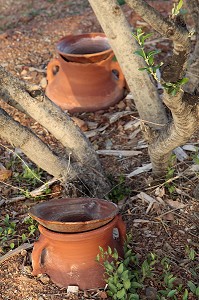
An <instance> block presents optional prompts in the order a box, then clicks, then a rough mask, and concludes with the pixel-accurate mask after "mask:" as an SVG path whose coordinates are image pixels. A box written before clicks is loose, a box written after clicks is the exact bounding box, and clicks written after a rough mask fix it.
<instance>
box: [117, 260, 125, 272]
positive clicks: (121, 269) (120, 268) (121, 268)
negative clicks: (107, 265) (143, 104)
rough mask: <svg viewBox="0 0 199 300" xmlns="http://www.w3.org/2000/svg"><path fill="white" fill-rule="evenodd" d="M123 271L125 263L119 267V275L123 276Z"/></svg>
mask: <svg viewBox="0 0 199 300" xmlns="http://www.w3.org/2000/svg"><path fill="white" fill-rule="evenodd" d="M123 271H124V265H123V263H121V264H120V265H119V267H118V269H117V273H118V274H122V273H123Z"/></svg>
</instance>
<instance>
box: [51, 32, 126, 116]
mask: <svg viewBox="0 0 199 300" xmlns="http://www.w3.org/2000/svg"><path fill="white" fill-rule="evenodd" d="M97 35H98V34H95V39H94V41H93V38H92V34H90V35H88V34H87V36H88V37H87V38H82V35H79V36H70V39H69V38H67V37H65V38H63V41H62V40H61V41H60V44H59V43H58V45H59V47H58V46H57V48H58V49H59V50H58V54H59V55H58V58H56V59H53V60H51V61H50V62H49V64H48V66H47V81H48V85H47V88H46V92H45V93H46V96H47V97H48V98H49V99H50V100H52V101H53V102H55V103H56V104H57V105H58V106H60V107H61V108H62V109H64V110H68V111H70V112H92V111H96V110H100V109H105V108H108V107H109V106H111V105H114V104H115V103H117V102H119V101H120V100H122V99H123V98H124V93H125V78H124V75H123V73H122V71H121V69H120V67H119V64H118V63H117V62H116V61H113V56H114V53H113V51H112V49H111V48H110V46H109V44H108V41H107V38H106V37H105V35H104V34H99V37H98V39H97ZM83 36H85V35H83ZM89 36H90V37H89ZM74 40H75V41H76V42H75V43H74ZM85 41H87V42H85ZM91 41H92V43H91ZM85 43H86V46H85ZM62 44H63V45H62ZM77 45H78V46H77ZM75 47H76V48H75ZM89 47H90V48H89ZM64 51H66V53H65V52H64ZM92 51H93V52H94V53H92ZM73 52H75V54H74V53H73ZM80 52H81V53H80Z"/></svg>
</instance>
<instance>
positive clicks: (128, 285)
mask: <svg viewBox="0 0 199 300" xmlns="http://www.w3.org/2000/svg"><path fill="white" fill-rule="evenodd" d="M130 287H131V282H130V280H129V279H127V280H126V281H124V288H125V289H126V290H129V289H130Z"/></svg>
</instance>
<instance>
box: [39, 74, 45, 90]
mask: <svg viewBox="0 0 199 300" xmlns="http://www.w3.org/2000/svg"><path fill="white" fill-rule="evenodd" d="M40 85H41V87H42V88H43V89H45V88H46V87H47V79H46V77H43V78H42V79H41V81H40Z"/></svg>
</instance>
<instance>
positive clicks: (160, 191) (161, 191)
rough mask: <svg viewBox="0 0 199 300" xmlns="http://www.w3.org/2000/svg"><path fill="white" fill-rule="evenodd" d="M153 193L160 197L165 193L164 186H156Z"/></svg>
mask: <svg viewBox="0 0 199 300" xmlns="http://www.w3.org/2000/svg"><path fill="white" fill-rule="evenodd" d="M155 195H156V196H158V197H160V198H162V197H163V196H164V195H165V188H164V186H162V187H159V186H158V187H157V188H156V189H155Z"/></svg>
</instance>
